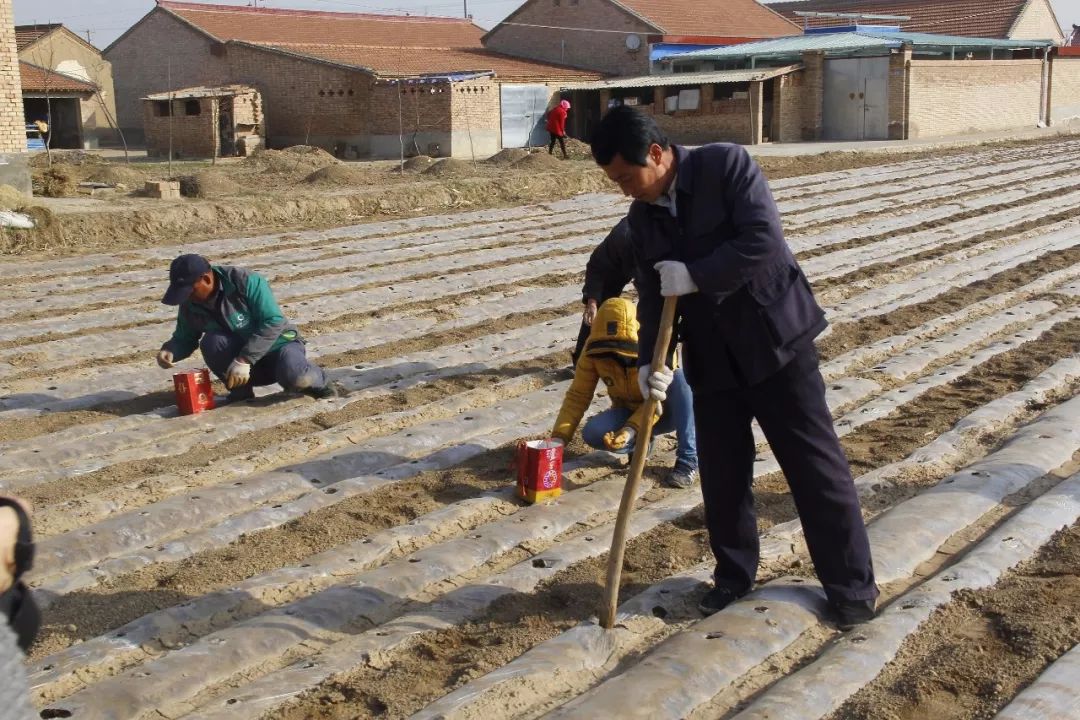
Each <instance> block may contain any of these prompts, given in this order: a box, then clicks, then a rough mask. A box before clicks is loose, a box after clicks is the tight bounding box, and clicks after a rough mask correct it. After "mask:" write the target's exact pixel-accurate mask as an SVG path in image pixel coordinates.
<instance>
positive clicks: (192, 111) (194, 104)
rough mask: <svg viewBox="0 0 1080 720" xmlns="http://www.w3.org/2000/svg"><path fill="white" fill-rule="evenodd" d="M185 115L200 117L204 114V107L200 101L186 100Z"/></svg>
mask: <svg viewBox="0 0 1080 720" xmlns="http://www.w3.org/2000/svg"><path fill="white" fill-rule="evenodd" d="M184 114H185V115H200V114H202V105H201V104H199V101H198V100H185V101H184Z"/></svg>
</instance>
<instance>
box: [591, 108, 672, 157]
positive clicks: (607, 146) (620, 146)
mask: <svg viewBox="0 0 1080 720" xmlns="http://www.w3.org/2000/svg"><path fill="white" fill-rule="evenodd" d="M653 143H656V144H657V145H659V146H660V147H661V148H663V149H664V150H667V148H668V139H667V135H665V134H664V133H663V131H662V130H660V128H658V127H657V126H656V121H654V120H653V119H652V118H651V117H649V116H648V115H646V114H645V113H643V112H641V111H640V110H637V109H635V108H633V107H631V106H629V105H618V106H616V107H613V108H612V109H611V110H608V112H607V114H606V115H604V117H603V119H602V120H601V121H600V124H599V125H597V126H596V130H594V131H593V134H592V139H591V143H590V144H591V145H592V155H593V160H596V164H597V165H610V164H611V161H612V160H614V159H615V154H616V153H618V154H619V155H621V156H622V158H623V160H625V161H626V162H628V163H633V164H634V165H641V166H644V165H646V164H647V159H648V157H649V148H650V147H651V146H652V144H653Z"/></svg>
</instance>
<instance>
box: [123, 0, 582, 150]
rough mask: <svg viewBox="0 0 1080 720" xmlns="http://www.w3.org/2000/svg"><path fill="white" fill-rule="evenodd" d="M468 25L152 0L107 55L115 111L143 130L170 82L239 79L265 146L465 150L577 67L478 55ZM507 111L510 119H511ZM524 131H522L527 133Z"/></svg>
mask: <svg viewBox="0 0 1080 720" xmlns="http://www.w3.org/2000/svg"><path fill="white" fill-rule="evenodd" d="M482 35H483V30H482V29H481V28H479V27H477V26H476V25H474V24H473V23H472V22H471V21H470V20H464V19H458V18H432V17H414V16H391V15H370V14H361V13H341V12H321V11H319V12H316V11H308V10H284V9H267V8H253V7H240V6H228V5H208V4H199V3H187V2H171V1H170V0H158V2H157V5H156V6H155V7H154V8H153V9H152V10H151V11H150V12H149V13H148V14H147V15H146V16H144V17H143V18H142V19H141V20H139V21H138V22H137V23H136V24H135V25H134V26H133V27H131V28H130V29H129V30H128V31H127V32H125V33H124V34H123V35H121V36H120V38H118V39H117V40H116V41H115V42H114V43H113V44H112V45H110V46H109V47H108V48H106V50H105V56H106V57H107V58H108V59H109V60H110V61H111V62H112V63H113V67H114V74H115V83H116V89H117V96H118V106H117V113H118V116H119V121H120V124H121V127H123V128H124V129H125V131H126V132H132V133H133V134H134V133H139V134H141V125H142V120H143V110H142V107H141V103H142V99H143V98H145V97H147V96H149V95H152V94H155V93H161V92H166V91H169V90H172V89H175V88H180V87H191V86H198V85H205V86H218V85H227V84H232V83H239V84H244V85H249V86H251V87H254V88H256V89H257V90H258V91H259V93H260V94H261V95H262V98H263V104H264V107H265V112H266V118H265V123H266V128H267V133H268V134H267V145H269V146H271V147H282V146H287V145H294V144H301V143H303V144H312V145H319V146H321V147H324V148H326V149H327V150H330V151H333V152H335V154H338V155H340V156H352V155H356V156H361V157H392V156H396V155H397V154H398V153H399V152H400V150H401V146H402V143H403V141H404V142H405V143H406V144H407V145H408V147H409V148H410V149H411V150H413V151H414V152H429V153H430V152H436V153H437V154H441V155H455V156H475V155H484V154H491V153H494V152H496V151H498V150H499V148H500V147H503V146H504V145H506V144H507V139H508V138H507V133H506V132H505V130H506V126H507V123H508V122H510V124H513V123H512V121H520V118H519V113H516V112H511V109H512V104H511V103H509V102H504V98H507V99H519V96H523V97H527V98H528V99H529V100H530V102H531V104H532V105H534V106H538V107H537V110H536V113H535V114H536V115H537V116H538V117H534V118H532V121H534V122H533V124H534V125H535V121H538V118H540V117H542V115H543V112H544V110H546V109H547V107H548V105H549V103H550V102H551V99H552V97H553V96H554V93H556V92H557V89H558V86H559V84H560V83H562V82H566V81H571V80H583V79H594V78H596V77H599V74H598V73H595V72H585V71H581V70H576V69H572V68H567V67H563V66H557V65H553V64H551V63H537V62H532V61H527V60H522V59H520V58H514V57H508V56H505V55H502V54H500V53H496V52H492V51H490V50H486V49H485V48H483V47H482V46H481V44H480V37H481V36H482ZM508 116H509V117H508ZM527 137H528V133H526V139H527Z"/></svg>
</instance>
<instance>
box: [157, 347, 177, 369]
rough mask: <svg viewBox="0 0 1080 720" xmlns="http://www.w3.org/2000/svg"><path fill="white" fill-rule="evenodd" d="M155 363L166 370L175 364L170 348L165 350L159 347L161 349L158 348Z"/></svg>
mask: <svg viewBox="0 0 1080 720" xmlns="http://www.w3.org/2000/svg"><path fill="white" fill-rule="evenodd" d="M157 364H158V366H159V367H161V368H162V369H163V370H168V369H169V368H171V367H173V366H174V365H176V363H175V362H173V354H172V350H166V349H165V348H161V350H158V354H157Z"/></svg>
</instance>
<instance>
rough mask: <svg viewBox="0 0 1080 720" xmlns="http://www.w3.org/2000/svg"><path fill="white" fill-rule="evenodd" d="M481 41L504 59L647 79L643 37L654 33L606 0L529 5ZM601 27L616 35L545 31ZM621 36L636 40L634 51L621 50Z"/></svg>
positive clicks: (532, 1)
mask: <svg viewBox="0 0 1080 720" xmlns="http://www.w3.org/2000/svg"><path fill="white" fill-rule="evenodd" d="M507 21H510V22H514V23H521V24H522V25H526V26H534V27H522V26H520V25H501V26H497V27H496V28H495V29H494V30H493V31H492V33H491V34H490V35H489V36H488V37H487V39H486V40H485V43H484V44H485V45H486V46H487V47H488V48H490V49H491V50H496V51H498V52H503V53H506V54H508V55H516V56H518V57H524V58H531V59H533V60H543V61H546V62H552V63H559V64H562V65H572V66H574V67H581V68H588V69H590V70H598V71H600V72H604V73H610V74H613V75H648V74H649V49H648V43H647V41H646V38H645V36H646V35H648V34H650V33H656V32H657V30H656V28H654V27H652V26H650V25H647V24H645V23H644V22H642V21H641V20H639V19H638V18H636V17H634V16H633V15H631V14H629V13H628V12H626V11H624V10H622V9H620V8H619V7H617V6H616V5H614V4H613V3H611V2H609V0H529V1H528V2H526V3H525V4H524V5H522V6H521V8H519V10H518V11H517V12H516V13H514V14H512V15H511V16H510V17H509V18H507ZM535 26H556V27H560V28H562V27H573V28H589V29H591V28H603V29H606V30H618V31H620V32H603V33H598V32H589V31H587V30H557V29H548V28H547V27H535ZM624 32H630V33H637V34H639V35H641V47H640V49H639V50H637V52H633V53H631V52H629V51H628V50H627V49H626V35H625V34H623V33H624Z"/></svg>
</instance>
